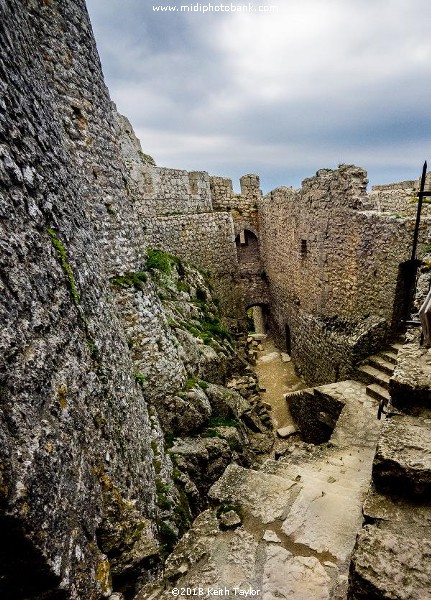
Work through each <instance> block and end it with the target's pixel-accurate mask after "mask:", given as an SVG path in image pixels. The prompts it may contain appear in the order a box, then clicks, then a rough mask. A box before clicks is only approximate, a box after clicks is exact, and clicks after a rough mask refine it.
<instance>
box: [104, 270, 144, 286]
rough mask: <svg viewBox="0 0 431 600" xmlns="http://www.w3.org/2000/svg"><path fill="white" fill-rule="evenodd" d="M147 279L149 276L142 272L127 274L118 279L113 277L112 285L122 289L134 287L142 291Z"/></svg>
mask: <svg viewBox="0 0 431 600" xmlns="http://www.w3.org/2000/svg"><path fill="white" fill-rule="evenodd" d="M147 279H148V274H147V273H143V272H142V271H141V272H137V273H126V274H125V275H121V276H118V277H112V278H111V283H113V284H114V285H119V286H121V287H130V286H132V285H133V286H134V287H135V288H137V289H138V290H140V289H142V284H143V283H145V282H146V281H147Z"/></svg>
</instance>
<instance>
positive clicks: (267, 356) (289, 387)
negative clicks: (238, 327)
mask: <svg viewBox="0 0 431 600" xmlns="http://www.w3.org/2000/svg"><path fill="white" fill-rule="evenodd" d="M260 344H261V346H262V348H263V350H259V353H258V355H257V361H256V366H255V371H256V373H257V376H258V378H259V384H260V386H261V387H262V388H264V389H265V390H266V391H265V392H262V393H261V398H262V400H263V402H266V403H268V404H270V405H271V406H272V412H271V415H272V419H273V421H274V428H275V429H278V428H280V427H285V426H286V425H291V424H292V418H291V416H290V413H289V409H288V407H287V404H286V401H285V399H284V394H286V393H288V392H294V391H296V390H300V389H303V388H305V387H307V385H306V384H305V383H304V381H303V380H302V379H301V378H300V377H298V375H296V373H295V369H294V366H293V363H292V361H289V362H284V361H286V359H287V358H288V355H287V354H285V353H283V352H281V351H280V350H279V349H278V348H277V347H276V345H275V343H274V340H273V339H272V338H270V337H267V338H266V339H264V340H262V341H261V342H260ZM283 358H284V360H283Z"/></svg>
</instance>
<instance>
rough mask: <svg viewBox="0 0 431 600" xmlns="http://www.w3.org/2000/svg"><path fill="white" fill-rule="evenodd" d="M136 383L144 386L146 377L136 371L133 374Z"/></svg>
mask: <svg viewBox="0 0 431 600" xmlns="http://www.w3.org/2000/svg"><path fill="white" fill-rule="evenodd" d="M133 376H134V378H135V381H136V383H139V384H140V385H143V384H144V383H145V375H143V374H142V373H141V372H140V371H136V373H134V374H133Z"/></svg>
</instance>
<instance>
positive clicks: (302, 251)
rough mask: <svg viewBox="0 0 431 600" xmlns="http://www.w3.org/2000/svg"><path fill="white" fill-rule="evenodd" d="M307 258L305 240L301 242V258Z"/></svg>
mask: <svg viewBox="0 0 431 600" xmlns="http://www.w3.org/2000/svg"><path fill="white" fill-rule="evenodd" d="M305 256H307V240H301V257H302V258H304V257H305Z"/></svg>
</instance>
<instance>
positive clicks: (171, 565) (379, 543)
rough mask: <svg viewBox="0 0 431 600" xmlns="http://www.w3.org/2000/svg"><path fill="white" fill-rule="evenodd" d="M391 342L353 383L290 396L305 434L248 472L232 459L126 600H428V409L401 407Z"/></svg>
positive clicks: (430, 566) (430, 532)
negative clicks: (198, 599)
mask: <svg viewBox="0 0 431 600" xmlns="http://www.w3.org/2000/svg"><path fill="white" fill-rule="evenodd" d="M400 348H401V344H393V345H391V346H390V347H388V348H387V349H385V350H384V351H382V352H379V353H378V354H375V355H373V356H370V357H369V358H368V359H367V360H366V361H364V363H363V364H361V365H360V366H359V367H358V369H357V372H356V376H357V379H358V380H351V381H341V382H336V383H332V384H328V385H323V386H318V387H315V388H308V389H303V390H299V391H296V392H292V393H290V394H288V395H287V400H288V402H289V406H290V410H291V412H292V413H294V415H295V420H296V422H297V423H298V425H299V428H300V430H301V433H302V436H303V438H304V439H305V441H298V440H297V439H295V438H292V439H289V440H286V441H285V446H284V452H282V453H279V454H278V459H277V460H274V459H272V458H271V459H268V460H266V461H265V462H264V463H263V464H262V465H261V466H260V467H256V468H255V469H250V468H244V467H241V466H239V465H236V464H231V465H229V466H228V468H227V469H226V471H225V472H224V474H223V475H222V477H221V478H220V479H219V480H218V481H217V482H216V483H215V484H214V485H213V486H212V488H211V489H210V491H209V497H210V499H211V501H212V504H213V508H210V509H208V510H206V511H204V512H203V513H201V515H199V517H198V518H197V519H196V520H195V522H194V524H193V526H192V528H191V529H190V531H189V532H188V533H187V534H186V535H185V536H184V538H183V539H182V540H181V541H180V542H179V544H178V545H177V546H176V548H175V550H174V552H173V553H172V555H171V556H170V557H169V559H168V560H167V563H166V570H165V580H164V582H159V583H156V584H153V585H149V586H147V587H146V588H144V589H142V590H141V592H140V593H139V594H138V596H136V598H135V600H156V599H157V600H161V599H166V600H167V599H168V598H170V597H172V591H171V590H172V588H173V587H176V588H179V589H181V588H186V589H187V588H189V589H194V590H198V593H201V594H202V595H204V597H205V596H208V594H210V592H211V594H212V595H221V596H223V595H224V596H226V595H228V594H227V592H226V590H230V594H229V595H230V596H234V595H235V596H237V595H244V596H245V595H246V594H245V592H248V593H247V596H248V597H252V596H255V597H263V598H264V599H265V600H275V599H276V598H289V600H346V598H347V597H348V598H349V599H351V600H371V599H374V600H379V599H383V598H391V599H392V600H431V590H430V584H429V582H430V581H431V561H429V556H431V505H430V501H431V451H430V450H431V414H430V413H429V411H428V409H418V410H416V409H415V410H413V412H414V413H415V414H408V415H407V414H403V413H402V411H401V410H400V409H399V407H397V406H395V405H394V404H393V400H394V398H392V400H391V396H390V394H389V387H391V391H392V387H393V386H392V380H391V384H390V378H391V376H392V375H393V373H394V369H395V365H396V362H397V353H398V351H399V350H400ZM430 364H431V357H430ZM430 369H431V366H430ZM397 372H398V369H397ZM395 377H396V374H395ZM400 387H401V389H404V388H405V386H404V383H403V385H401V386H400ZM404 391H405V390H404ZM403 398H404V401H405V398H406V395H405V393H404V395H403ZM382 402H383V403H384V404H385V405H388V411H387V416H386V419H384V420H383V421H380V420H378V419H377V407H378V403H382ZM421 410H422V412H421ZM316 443H317V444H319V445H315V444H316ZM371 480H372V484H371V489H370V481H371ZM364 518H365V523H366V524H365V526H364V527H363V528H362V529H361V527H362V526H363V523H364ZM358 532H359V535H358ZM355 541H356V546H355ZM354 548H355V550H354ZM353 550H354V553H353V559H352V552H353ZM351 560H352V562H351ZM349 571H350V575H349ZM199 590H201V591H199ZM214 590H216V591H215V592H214ZM217 590H218V594H217ZM234 590H237V592H235V593H234ZM238 590H241V594H240V593H239V592H238ZM213 592H214V593H213Z"/></svg>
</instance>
